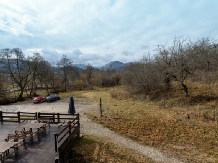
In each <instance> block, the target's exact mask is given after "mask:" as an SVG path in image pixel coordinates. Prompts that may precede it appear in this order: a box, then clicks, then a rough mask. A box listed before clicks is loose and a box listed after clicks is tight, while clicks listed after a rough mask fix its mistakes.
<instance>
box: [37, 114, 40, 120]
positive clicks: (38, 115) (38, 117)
mask: <svg viewBox="0 0 218 163" xmlns="http://www.w3.org/2000/svg"><path fill="white" fill-rule="evenodd" d="M39 119H40V112H38V114H37V120H38V123H39V122H40V121H39Z"/></svg>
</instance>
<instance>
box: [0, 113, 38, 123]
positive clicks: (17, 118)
mask: <svg viewBox="0 0 218 163" xmlns="http://www.w3.org/2000/svg"><path fill="white" fill-rule="evenodd" d="M25 120H37V113H29V112H3V111H0V121H1V123H3V122H17V123H20V122H22V121H25Z"/></svg>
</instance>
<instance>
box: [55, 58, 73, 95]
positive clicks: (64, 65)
mask: <svg viewBox="0 0 218 163" xmlns="http://www.w3.org/2000/svg"><path fill="white" fill-rule="evenodd" d="M72 63H73V61H71V59H69V58H67V56H66V55H63V56H62V58H61V60H60V61H59V62H58V63H57V65H58V67H59V68H61V70H62V73H63V74H62V75H63V83H64V91H66V90H67V82H68V76H69V74H70V73H71V70H70V69H71V67H72Z"/></svg>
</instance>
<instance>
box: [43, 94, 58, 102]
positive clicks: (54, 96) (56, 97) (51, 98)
mask: <svg viewBox="0 0 218 163" xmlns="http://www.w3.org/2000/svg"><path fill="white" fill-rule="evenodd" d="M56 100H60V97H59V96H58V95H50V96H48V97H46V101H47V102H53V101H56Z"/></svg>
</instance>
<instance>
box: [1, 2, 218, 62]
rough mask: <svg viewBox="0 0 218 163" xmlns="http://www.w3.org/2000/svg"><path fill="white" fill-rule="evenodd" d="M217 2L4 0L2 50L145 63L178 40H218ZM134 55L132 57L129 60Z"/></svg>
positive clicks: (53, 58) (53, 57) (80, 59)
mask: <svg viewBox="0 0 218 163" xmlns="http://www.w3.org/2000/svg"><path fill="white" fill-rule="evenodd" d="M217 5H218V2H217V1H216V0H210V1H208V0H193V1H189V0H180V1H174V0H168V1H159V0H153V1H149V0H137V1H133V0H95V1H93V0H62V1H59V0H46V1H45V0H37V1H30V0H19V1H18V0H1V1H0V38H1V44H0V48H1V49H2V48H14V47H19V48H21V49H23V51H24V52H28V49H42V50H41V53H42V54H43V57H44V58H45V59H47V60H50V61H52V62H55V61H56V60H58V59H60V58H61V56H62V55H63V54H66V55H69V57H71V58H72V60H73V61H74V63H76V62H77V63H85V64H87V63H91V64H93V65H94V64H96V65H94V66H98V65H103V64H105V63H108V62H110V61H113V60H119V61H121V62H129V61H133V60H134V61H136V60H140V59H141V58H142V56H143V55H144V54H146V53H148V51H150V53H151V54H153V53H155V52H154V49H155V46H156V45H158V44H165V43H170V42H172V40H173V39H174V37H175V36H184V37H190V38H191V39H197V38H201V37H205V36H209V35H210V36H212V37H215V38H216V37H217V36H218V31H217V22H216V19H217V16H218V12H217V9H216V6H217ZM127 54H129V55H127Z"/></svg>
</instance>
